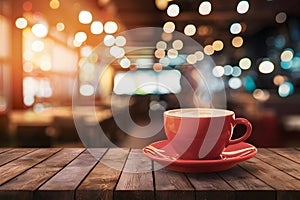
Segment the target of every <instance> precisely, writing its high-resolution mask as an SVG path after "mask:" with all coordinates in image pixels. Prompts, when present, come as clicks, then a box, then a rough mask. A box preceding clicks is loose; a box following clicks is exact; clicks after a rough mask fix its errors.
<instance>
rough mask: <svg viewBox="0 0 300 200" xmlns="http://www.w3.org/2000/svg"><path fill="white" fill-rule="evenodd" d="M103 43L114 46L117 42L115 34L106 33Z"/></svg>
mask: <svg viewBox="0 0 300 200" xmlns="http://www.w3.org/2000/svg"><path fill="white" fill-rule="evenodd" d="M103 43H104V45H105V46H108V47H110V46H113V45H114V44H115V37H114V36H113V35H106V36H105V37H104V39H103Z"/></svg>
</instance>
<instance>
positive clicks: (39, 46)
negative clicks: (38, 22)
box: [31, 40, 45, 52]
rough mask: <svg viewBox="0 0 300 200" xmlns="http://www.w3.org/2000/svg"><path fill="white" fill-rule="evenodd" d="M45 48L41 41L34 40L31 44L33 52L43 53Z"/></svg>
mask: <svg viewBox="0 0 300 200" xmlns="http://www.w3.org/2000/svg"><path fill="white" fill-rule="evenodd" d="M44 48H45V44H44V42H43V41H40V40H36V41H34V42H33V43H32V44H31V49H32V51H34V52H41V51H43V50H44Z"/></svg>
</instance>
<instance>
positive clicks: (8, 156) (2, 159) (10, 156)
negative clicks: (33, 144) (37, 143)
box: [0, 148, 37, 166]
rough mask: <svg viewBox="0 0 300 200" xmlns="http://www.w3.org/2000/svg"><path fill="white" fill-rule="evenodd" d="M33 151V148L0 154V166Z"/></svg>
mask: <svg viewBox="0 0 300 200" xmlns="http://www.w3.org/2000/svg"><path fill="white" fill-rule="evenodd" d="M34 150H37V149H34V148H20V149H12V150H11V151H6V152H3V153H2V154H0V166H2V165H4V164H6V163H8V162H10V161H12V160H15V159H17V158H19V157H21V156H23V155H25V154H28V153H30V152H32V151H34Z"/></svg>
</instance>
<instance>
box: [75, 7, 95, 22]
mask: <svg viewBox="0 0 300 200" xmlns="http://www.w3.org/2000/svg"><path fill="white" fill-rule="evenodd" d="M78 20H79V22H80V23H82V24H89V23H91V22H92V20H93V16H92V14H91V13H90V12H89V11H87V10H82V11H80V12H79V15H78Z"/></svg>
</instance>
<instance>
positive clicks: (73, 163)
mask: <svg viewBox="0 0 300 200" xmlns="http://www.w3.org/2000/svg"><path fill="white" fill-rule="evenodd" d="M90 151H92V152H93V153H92V154H93V155H91V154H90ZM156 165H157V163H155V162H152V161H151V160H150V159H148V158H147V157H146V156H144V155H143V154H142V152H141V150H140V149H118V148H111V149H105V148H99V149H98V148H97V149H89V150H87V149H83V148H40V149H38V148H0V199H126V200H129V199H130V200H131V199H264V200H265V199H300V148H298V149H297V148H270V149H258V154H257V155H256V156H255V157H254V158H251V159H250V160H247V161H244V162H242V163H240V164H238V165H237V166H235V167H233V168H231V169H229V170H226V171H223V172H218V173H193V174H192V173H179V172H173V171H170V170H167V169H160V170H154V171H153V170H152V169H153V167H155V166H156ZM111 166H114V167H117V168H119V169H122V170H117V169H115V168H112V167H111ZM129 171H130V172H129ZM132 172H134V173H132Z"/></svg>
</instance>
